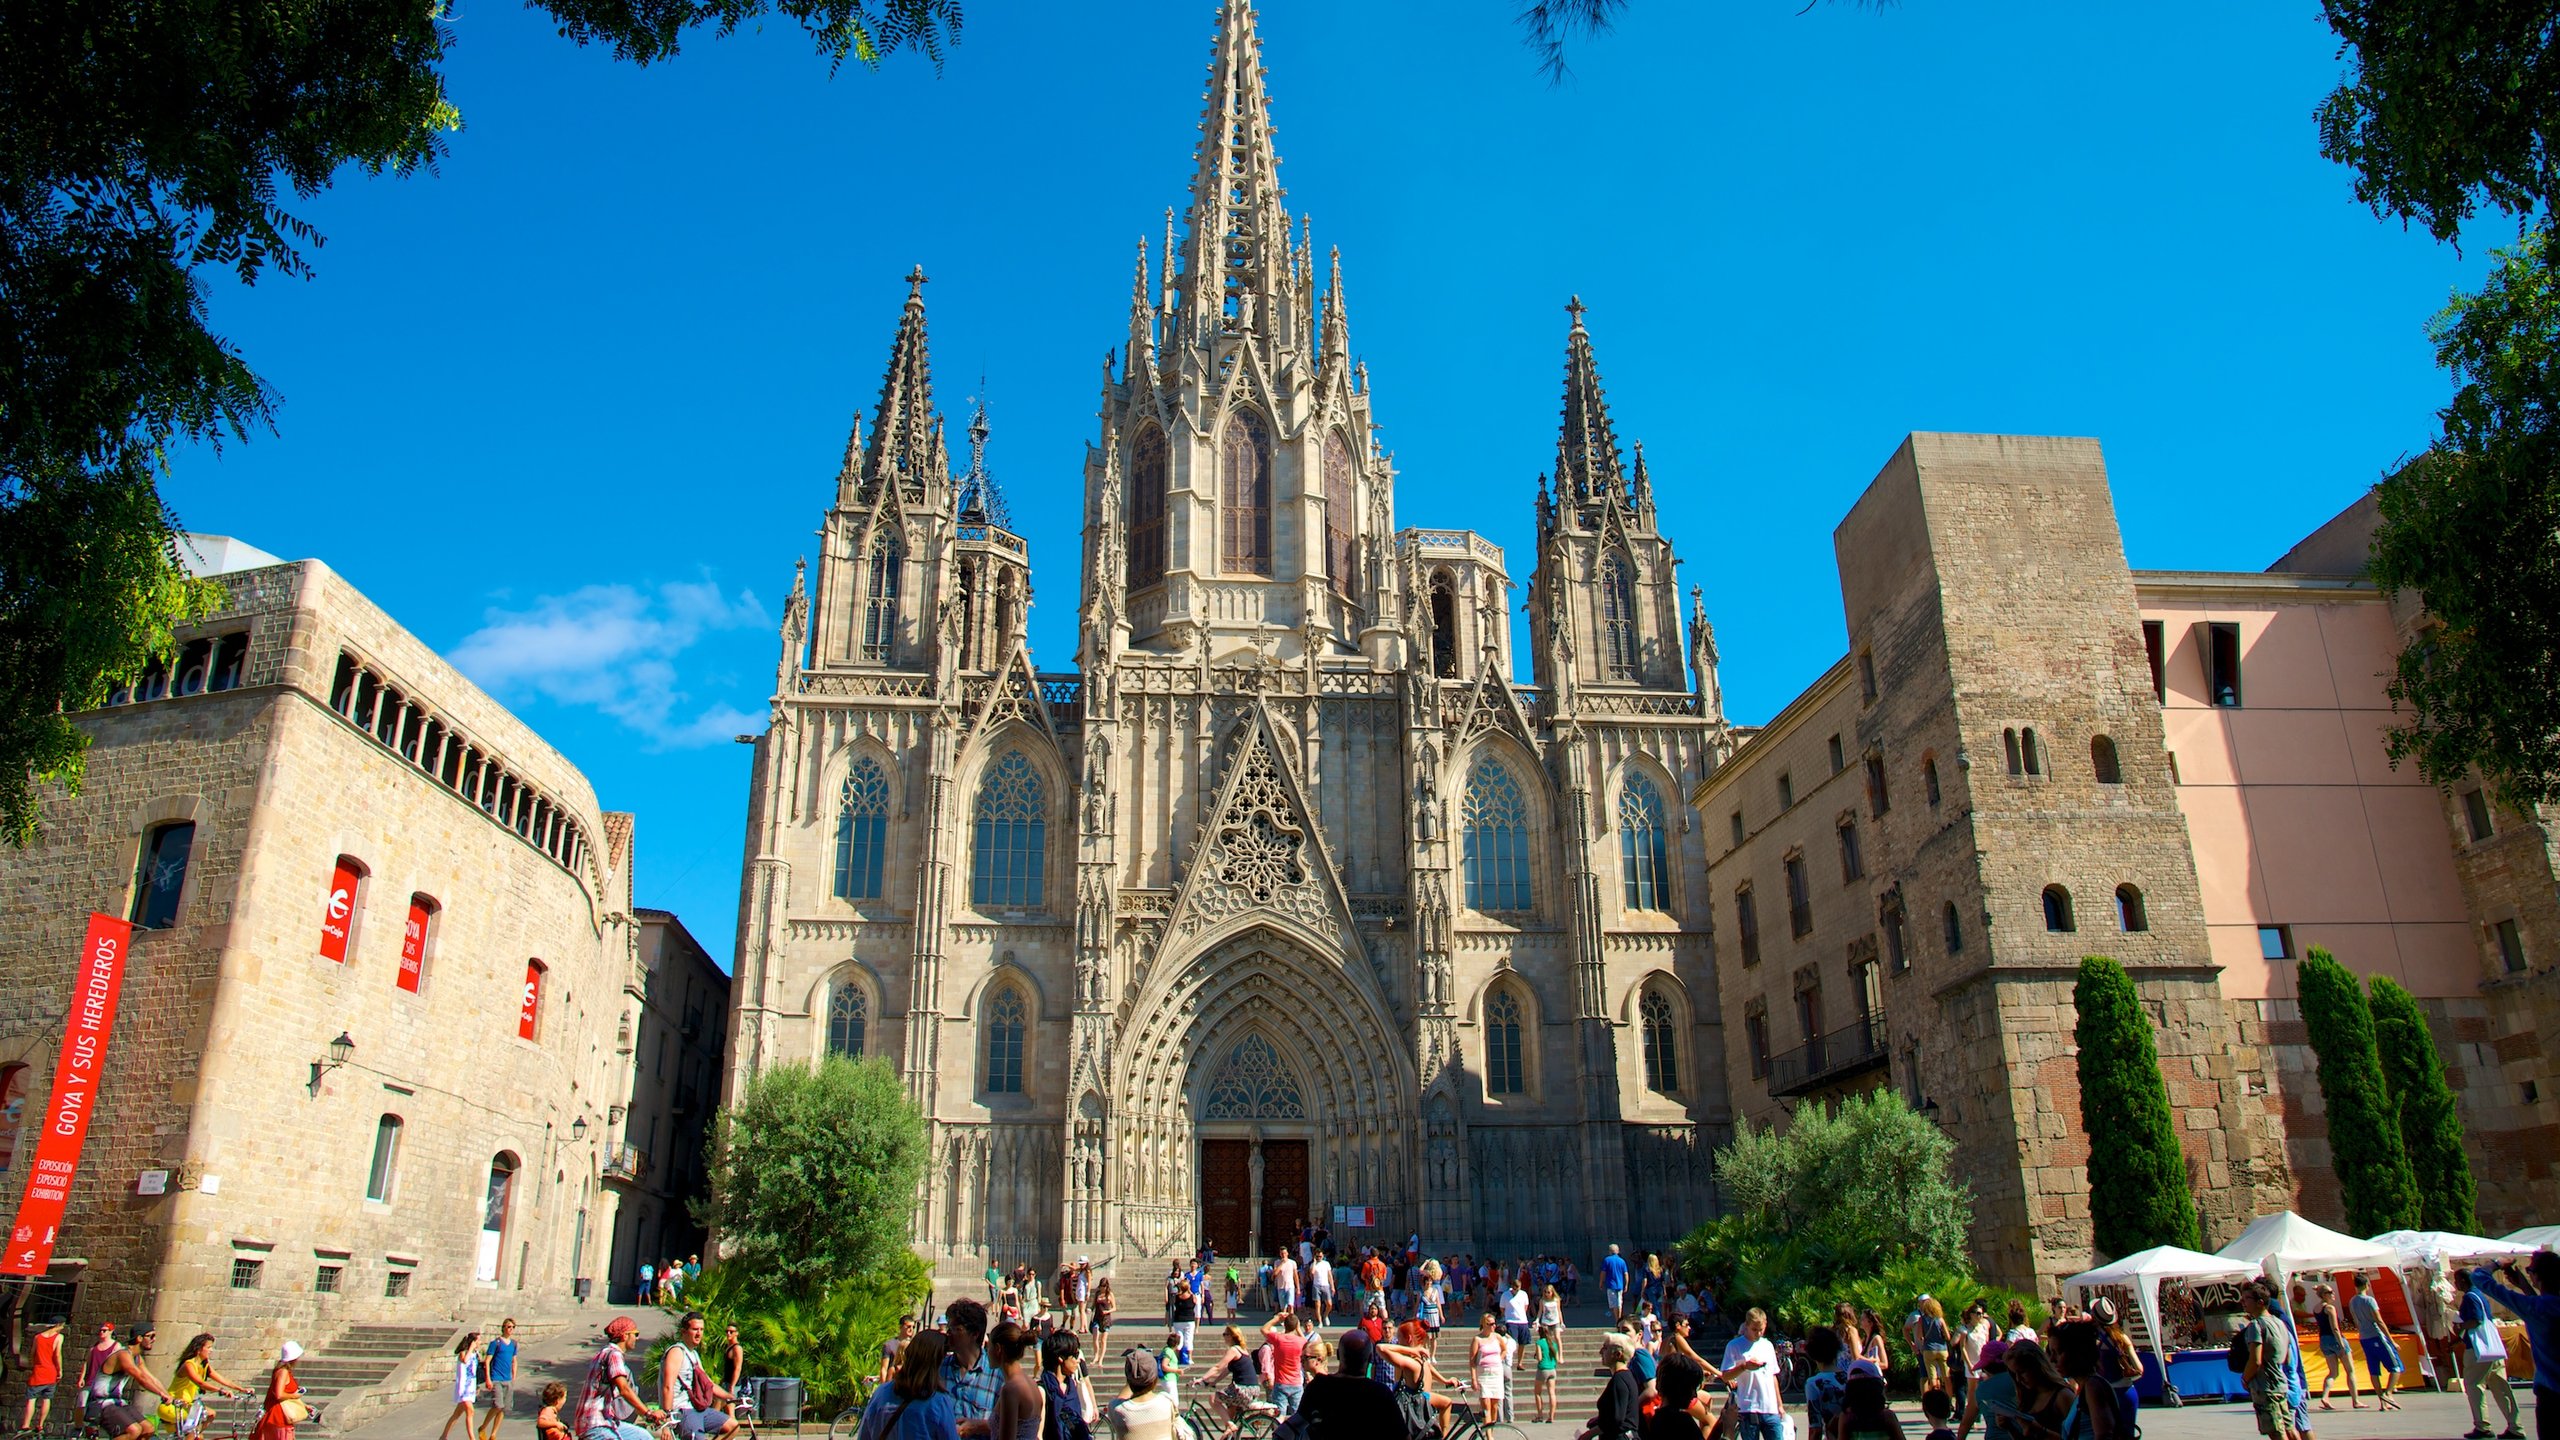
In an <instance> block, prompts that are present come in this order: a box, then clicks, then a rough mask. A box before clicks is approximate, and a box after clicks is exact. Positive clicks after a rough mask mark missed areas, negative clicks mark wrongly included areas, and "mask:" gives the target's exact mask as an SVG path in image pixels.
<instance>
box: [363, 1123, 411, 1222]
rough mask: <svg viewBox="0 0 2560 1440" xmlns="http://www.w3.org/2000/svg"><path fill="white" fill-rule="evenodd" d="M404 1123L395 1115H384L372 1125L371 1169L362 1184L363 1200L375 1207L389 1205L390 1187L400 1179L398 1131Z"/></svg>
mask: <svg viewBox="0 0 2560 1440" xmlns="http://www.w3.org/2000/svg"><path fill="white" fill-rule="evenodd" d="M403 1124H404V1122H403V1121H402V1120H401V1118H400V1117H399V1116H397V1115H385V1116H383V1117H382V1118H381V1119H380V1120H377V1121H375V1122H374V1125H373V1168H372V1169H371V1170H370V1171H369V1172H367V1175H366V1178H365V1182H364V1198H366V1199H367V1200H370V1201H373V1202H374V1203H375V1204H377V1205H388V1204H390V1203H391V1192H392V1187H393V1186H395V1185H397V1184H398V1183H399V1177H400V1131H401V1128H402V1125H403Z"/></svg>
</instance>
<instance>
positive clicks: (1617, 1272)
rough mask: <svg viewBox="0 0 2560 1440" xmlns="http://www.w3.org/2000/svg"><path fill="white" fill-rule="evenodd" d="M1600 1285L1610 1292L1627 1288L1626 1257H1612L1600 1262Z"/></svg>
mask: <svg viewBox="0 0 2560 1440" xmlns="http://www.w3.org/2000/svg"><path fill="white" fill-rule="evenodd" d="M1600 1284H1601V1285H1602V1287H1603V1288H1606V1289H1610V1290H1624V1289H1626V1288H1627V1257H1626V1256H1624V1255H1612V1256H1610V1257H1609V1258H1607V1259H1605V1260H1603V1261H1601V1262H1600Z"/></svg>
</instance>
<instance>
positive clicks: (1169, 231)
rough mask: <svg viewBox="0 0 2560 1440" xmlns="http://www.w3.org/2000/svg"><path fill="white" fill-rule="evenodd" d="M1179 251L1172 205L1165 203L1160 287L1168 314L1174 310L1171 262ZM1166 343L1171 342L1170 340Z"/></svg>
mask: <svg viewBox="0 0 2560 1440" xmlns="http://www.w3.org/2000/svg"><path fill="white" fill-rule="evenodd" d="M1179 253H1181V252H1179V251H1178V250H1176V249H1175V248H1174V244H1173V207H1172V206H1170V205H1167V206H1166V207H1164V261H1163V263H1164V284H1163V286H1162V287H1161V288H1162V290H1163V292H1164V294H1163V300H1164V311H1165V313H1166V314H1168V315H1170V314H1172V313H1173V311H1174V291H1173V279H1174V268H1173V262H1174V256H1175V255H1177V254H1179ZM1167 343H1171V342H1170V340H1168V341H1167Z"/></svg>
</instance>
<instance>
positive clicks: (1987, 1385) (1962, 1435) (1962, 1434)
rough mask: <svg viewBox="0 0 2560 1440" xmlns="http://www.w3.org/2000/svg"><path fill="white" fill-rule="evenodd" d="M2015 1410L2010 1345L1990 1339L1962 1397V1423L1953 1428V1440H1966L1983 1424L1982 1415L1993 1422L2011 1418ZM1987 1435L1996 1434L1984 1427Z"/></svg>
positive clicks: (2015, 1400) (1988, 1427)
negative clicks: (1971, 1380) (1986, 1414)
mask: <svg viewBox="0 0 2560 1440" xmlns="http://www.w3.org/2000/svg"><path fill="white" fill-rule="evenodd" d="M2017 1408H2018V1382H2016V1381H2015V1380H2012V1379H2010V1378H2009V1342H2008V1341H2007V1340H2003V1339H1997V1338H1995V1339H1992V1340H1989V1341H1987V1342H1985V1343H1984V1345H1983V1347H1982V1358H1981V1360H1980V1361H1978V1362H1976V1364H1975V1365H1974V1374H1973V1386H1972V1389H1971V1390H1970V1391H1968V1392H1967V1393H1966V1395H1965V1401H1964V1419H1963V1420H1962V1421H1960V1422H1958V1423H1957V1425H1956V1440H1969V1437H1970V1436H1971V1435H1972V1434H1973V1427H1974V1426H1976V1425H1978V1424H1982V1420H1983V1414H1984V1412H1985V1411H1988V1412H1990V1414H1991V1416H1992V1417H1993V1418H1995V1419H1996V1418H1998V1417H1999V1416H2001V1415H2005V1414H2013V1413H2015V1412H2016V1410H2017ZM1984 1429H1985V1432H1986V1433H1991V1434H1996V1433H1998V1431H1997V1429H1996V1427H1993V1426H1987V1425H1986V1426H1984Z"/></svg>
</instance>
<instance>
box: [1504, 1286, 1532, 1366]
mask: <svg viewBox="0 0 2560 1440" xmlns="http://www.w3.org/2000/svg"><path fill="white" fill-rule="evenodd" d="M1523 1268H1524V1269H1525V1268H1526V1267H1525V1266H1524V1267H1523ZM1502 1323H1503V1325H1504V1326H1505V1327H1506V1328H1507V1329H1509V1330H1510V1332H1511V1345H1512V1348H1513V1349H1515V1350H1517V1349H1521V1348H1524V1347H1526V1346H1527V1345H1528V1343H1529V1284H1528V1281H1527V1279H1526V1278H1525V1277H1524V1278H1522V1279H1521V1280H1520V1281H1519V1282H1518V1283H1516V1284H1514V1285H1513V1286H1512V1287H1511V1288H1510V1289H1509V1290H1506V1291H1504V1292H1503V1296H1502Z"/></svg>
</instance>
